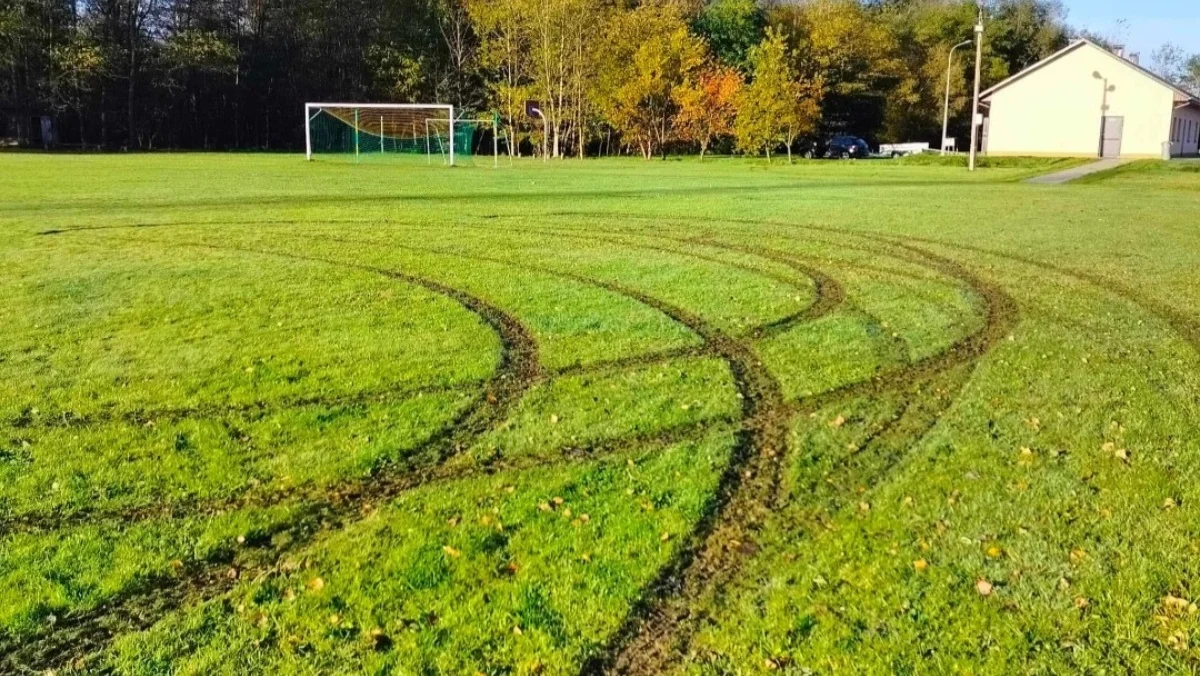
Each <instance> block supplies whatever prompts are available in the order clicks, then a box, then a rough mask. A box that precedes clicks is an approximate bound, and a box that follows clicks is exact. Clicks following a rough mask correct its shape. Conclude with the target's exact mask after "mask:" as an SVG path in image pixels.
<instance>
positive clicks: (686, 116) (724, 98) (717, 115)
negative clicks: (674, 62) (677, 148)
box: [675, 63, 742, 159]
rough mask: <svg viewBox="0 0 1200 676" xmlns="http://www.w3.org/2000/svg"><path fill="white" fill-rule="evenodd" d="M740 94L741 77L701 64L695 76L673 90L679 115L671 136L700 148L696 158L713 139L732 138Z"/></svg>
mask: <svg viewBox="0 0 1200 676" xmlns="http://www.w3.org/2000/svg"><path fill="white" fill-rule="evenodd" d="M741 91H742V76H741V74H740V73H738V71H737V70H735V69H733V68H730V67H729V66H721V65H719V64H714V63H708V64H705V66H704V67H703V68H702V69H701V70H700V71H699V72H698V73H697V74H696V75H695V77H692V78H689V79H688V81H687V82H685V83H684V84H683V85H681V86H680V87H678V88H677V89H676V92H675V98H676V99H677V100H678V102H679V113H678V115H676V117H675V133H676V135H677V136H678V138H679V139H680V140H683V141H690V142H692V143H695V144H697V145H699V146H700V159H704V154H705V153H706V152H707V151H708V148H709V146H710V145H711V144H712V142H713V141H714V140H716V139H719V138H721V137H723V136H731V135H733V124H734V121H735V120H737V100H738V94H739V93H740V92H741Z"/></svg>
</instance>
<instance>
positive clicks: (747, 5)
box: [692, 0, 767, 72]
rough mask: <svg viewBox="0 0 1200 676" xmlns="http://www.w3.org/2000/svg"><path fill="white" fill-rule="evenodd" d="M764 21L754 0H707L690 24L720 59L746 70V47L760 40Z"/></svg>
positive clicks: (748, 53)
mask: <svg viewBox="0 0 1200 676" xmlns="http://www.w3.org/2000/svg"><path fill="white" fill-rule="evenodd" d="M766 23H767V21H766V15H765V13H764V11H763V9H762V7H761V6H760V5H759V3H758V2H756V1H755V0H711V1H710V2H708V3H706V4H705V5H704V7H703V8H702V9H701V10H700V13H699V14H698V15H697V16H696V18H695V20H694V21H693V22H692V27H693V30H695V32H696V34H697V35H699V36H700V37H701V38H703V39H704V40H705V42H707V43H708V46H709V49H711V50H712V52H713V54H714V55H716V57H717V58H718V59H720V61H721V62H722V63H724V64H726V65H729V66H733V67H735V68H738V69H740V70H742V71H743V72H748V71H749V67H750V50H751V49H753V48H754V46H755V45H757V44H758V43H759V42H761V41H762V39H763V31H764V30H765V29H766Z"/></svg>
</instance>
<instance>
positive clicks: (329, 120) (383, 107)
mask: <svg viewBox="0 0 1200 676" xmlns="http://www.w3.org/2000/svg"><path fill="white" fill-rule="evenodd" d="M304 137H305V154H306V156H307V158H308V159H309V160H312V159H313V157H314V156H315V155H338V156H342V157H349V158H353V160H354V161H360V160H362V159H363V158H366V157H387V156H397V157H403V156H408V157H417V156H422V155H423V156H424V157H425V161H426V162H427V163H429V164H432V163H434V162H435V161H436V162H440V163H444V164H448V165H453V164H454V162H455V158H456V157H457V156H460V155H464V154H465V155H469V154H471V152H472V149H473V148H472V141H473V139H474V137H475V126H474V125H473V124H470V123H461V122H459V121H457V120H455V119H454V106H451V105H443V104H419V103H306V104H304Z"/></svg>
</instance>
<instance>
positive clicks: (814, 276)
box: [522, 228, 846, 340]
mask: <svg viewBox="0 0 1200 676" xmlns="http://www.w3.org/2000/svg"><path fill="white" fill-rule="evenodd" d="M522 232H531V233H534V234H541V235H545V236H548V237H569V238H572V239H578V240H582V241H587V242H597V243H602V244H616V245H618V246H623V247H626V248H632V249H642V250H646V251H657V252H660V253H666V254H670V255H673V256H683V257H686V258H694V259H696V260H701V261H706V262H709V263H714V264H716V265H720V266H723V267H728V268H734V269H736V270H742V271H744V272H749V273H751V274H754V275H757V276H760V277H765V278H767V279H770V280H771V281H774V282H777V283H779V284H783V285H784V286H787V287H789V288H792V289H795V290H797V291H804V292H808V290H809V289H808V288H807V287H806V286H801V285H800V284H798V283H797V281H796V280H795V279H793V278H792V277H789V276H787V275H781V274H779V273H776V272H773V271H770V270H764V269H763V268H760V267H755V266H753V265H749V264H746V263H739V262H737V261H730V260H726V259H723V258H718V257H716V256H708V255H705V254H703V253H700V252H698V251H694V250H688V249H681V248H677V247H669V246H659V245H654V244H646V243H644V242H631V241H629V240H627V239H623V236H628V233H620V232H613V231H609V230H596V229H588V230H587V231H586V232H584V231H577V230H563V229H557V230H554V229H544V228H522ZM593 232H595V233H600V234H590V233H593ZM638 236H642V237H653V238H656V239H663V240H667V241H672V242H676V243H677V244H682V245H685V246H687V245H696V244H699V245H701V246H706V247H709V248H712V249H719V250H722V251H726V252H730V253H748V254H751V255H757V256H759V257H760V258H766V259H768V260H773V261H774V262H776V263H782V264H783V265H784V266H786V267H788V268H790V269H791V270H794V271H796V272H798V273H800V274H801V275H803V276H804V277H806V278H808V279H809V280H810V281H811V282H812V283H813V287H814V299H813V302H812V303H811V304H809V306H808V307H806V308H804V309H802V310H799V311H797V312H793V313H791V314H788V315H786V316H784V317H780V318H779V319H776V320H773V321H771V322H767V323H765V324H761V325H759V326H756V327H754V328H753V329H752V333H751V335H752V337H753V338H754V339H756V340H759V339H762V338H766V337H770V336H773V335H777V334H780V333H785V332H787V331H789V330H791V329H793V328H795V327H796V326H799V325H800V324H806V323H808V322H813V321H816V320H818V319H820V318H822V317H825V316H826V315H829V314H830V313H832V312H833V311H834V310H836V309H838V308H839V307H840V306H842V305H843V304H844V303H845V302H846V291H845V289H843V288H842V285H841V284H840V283H839V282H838V281H837V280H835V279H833V278H832V277H830V276H829V275H827V274H825V273H824V272H823V271H821V270H819V269H817V268H815V267H813V266H811V265H806V264H804V263H801V262H800V261H797V260H795V259H793V258H788V257H784V256H776V257H772V256H767V255H763V254H761V253H758V252H755V251H753V250H751V248H748V247H746V248H743V247H736V246H730V245H728V244H726V243H719V242H710V241H705V240H689V239H683V238H674V237H668V236H666V235H661V234H657V233H655V234H649V233H647V234H640V233H639V235H638Z"/></svg>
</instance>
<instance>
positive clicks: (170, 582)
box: [0, 417, 739, 673]
mask: <svg viewBox="0 0 1200 676" xmlns="http://www.w3.org/2000/svg"><path fill="white" fill-rule="evenodd" d="M738 427H739V421H738V420H736V419H733V418H730V417H714V418H710V419H706V420H701V421H697V422H694V423H685V424H681V425H677V426H674V427H671V428H667V429H661V430H655V431H652V432H642V433H634V434H630V435H626V436H623V437H616V438H610V439H602V440H598V441H595V442H592V443H587V444H577V443H571V444H567V445H564V446H562V447H560V448H558V449H556V450H554V451H552V452H551V453H549V454H544V455H538V456H516V457H505V458H501V459H495V460H490V461H488V462H485V463H482V464H468V465H458V466H453V465H449V464H447V465H443V466H441V467H438V468H434V469H431V470H430V471H429V472H428V473H427V475H426V477H425V479H424V480H423V481H422V482H420V483H414V484H412V485H411V486H409V487H408V488H409V489H415V488H422V487H430V486H437V485H440V484H446V483H451V482H456V481H463V480H468V479H476V478H480V477H487V476H495V475H499V474H504V473H511V472H521V471H525V470H531V469H542V470H557V469H562V468H565V467H570V466H576V465H581V464H585V463H591V462H598V461H603V460H608V459H610V458H614V457H621V456H624V455H627V454H630V453H641V452H650V451H655V450H661V449H666V448H669V447H671V446H675V445H678V444H682V443H688V442H699V441H702V440H703V439H706V438H709V437H710V436H712V435H713V434H716V433H719V432H721V431H722V430H727V431H728V433H729V434H733V433H734V432H735V431H736V430H737V429H738ZM388 497H394V496H383V497H381V498H380V499H379V500H378V501H376V500H371V501H369V502H364V503H363V504H361V505H359V506H358V507H357V509H356V514H358V515H364V516H365V515H367V514H370V513H371V512H372V511H374V510H375V509H376V508H377V507H378V506H380V505H381V504H383V503H385V502H386V500H387V498H388ZM319 516H320V514H313V515H312V517H313V518H314V519H315V518H316V517H319ZM353 520H356V519H353ZM351 523H352V521H348V522H346V523H318V522H316V521H315V520H314V521H309V522H306V524H305V525H304V531H303V532H302V531H301V530H299V529H298V528H292V529H278V530H276V531H274V532H272V533H269V534H266V535H267V536H269V537H274V536H279V535H286V536H287V537H288V539H289V544H286V545H282V546H276V545H273V544H268V543H267V542H265V541H264V542H263V543H261V546H260V545H258V544H256V543H249V544H247V546H246V548H245V549H244V550H243V551H241V552H239V556H238V557H229V558H226V559H222V560H218V561H208V562H202V563H196V564H191V565H188V566H185V567H184V568H183V569H181V570H180V571H178V572H177V573H176V574H175V575H172V576H160V577H153V578H148V579H147V580H145V581H143V582H142V583H141V584H139V585H138V586H137V587H135V588H133V589H130V590H129V591H128V592H126V593H125V594H123V595H121V596H120V597H118V598H115V599H112V600H110V601H108V602H106V603H105V604H103V605H101V606H99V607H97V608H95V609H93V610H89V611H86V612H82V613H77V614H73V615H67V616H65V617H63V618H61V619H60V620H58V621H57V622H56V623H55V626H54V627H53V629H52V630H49V631H46V632H42V633H40V634H36V635H34V636H27V637H22V638H19V639H18V638H14V637H4V636H0V672H3V673H9V670H11V671H12V672H13V673H20V672H28V673H42V672H44V671H46V670H53V669H58V668H69V667H71V666H72V664H73V663H75V662H76V661H79V660H83V661H86V660H87V659H88V658H89V657H90V656H93V655H95V654H96V653H98V652H100V651H102V650H103V649H105V648H106V647H107V646H108V644H109V643H110V642H111V641H112V640H113V639H114V638H116V637H117V636H119V635H120V634H123V633H128V632H133V631H140V630H144V629H148V628H150V627H151V626H153V625H154V624H155V623H157V622H158V621H159V620H160V619H162V617H163V616H165V615H166V614H168V613H169V612H171V611H174V610H176V609H178V608H180V607H183V606H185V605H188V604H193V603H202V602H205V601H208V600H211V599H213V598H216V597H218V596H220V595H221V594H224V593H226V592H228V591H230V590H231V589H233V587H234V586H235V585H236V584H238V582H239V581H242V580H262V579H266V578H268V577H270V576H273V575H276V574H278V573H279V572H280V570H279V566H278V561H279V559H280V558H281V557H282V556H285V555H286V554H288V553H292V552H295V551H298V550H300V549H302V548H303V547H304V546H306V545H308V544H311V543H312V542H313V540H314V539H315V538H316V537H319V536H321V535H322V534H325V533H329V532H331V531H335V530H337V529H339V528H341V527H344V526H348V525H351ZM260 537H262V536H261V535H260Z"/></svg>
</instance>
